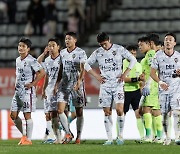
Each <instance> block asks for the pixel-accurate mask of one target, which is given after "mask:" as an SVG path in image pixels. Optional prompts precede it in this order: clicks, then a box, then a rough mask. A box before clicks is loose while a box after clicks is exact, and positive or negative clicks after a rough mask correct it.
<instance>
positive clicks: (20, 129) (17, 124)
mask: <svg viewBox="0 0 180 154" xmlns="http://www.w3.org/2000/svg"><path fill="white" fill-rule="evenodd" d="M13 121H14V124H15V126H16V127H17V129H18V130H19V131H20V132H21V134H22V135H26V132H25V131H24V130H23V126H22V120H21V119H20V118H19V117H18V118H17V119H16V120H13Z"/></svg>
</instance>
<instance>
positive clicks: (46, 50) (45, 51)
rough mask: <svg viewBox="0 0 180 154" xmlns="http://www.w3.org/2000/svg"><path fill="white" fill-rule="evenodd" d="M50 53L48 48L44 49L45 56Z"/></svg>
mask: <svg viewBox="0 0 180 154" xmlns="http://www.w3.org/2000/svg"><path fill="white" fill-rule="evenodd" d="M48 52H49V50H48V46H46V47H45V49H44V51H43V54H44V55H46V54H47V53H48Z"/></svg>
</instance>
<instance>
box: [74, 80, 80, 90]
mask: <svg viewBox="0 0 180 154" xmlns="http://www.w3.org/2000/svg"><path fill="white" fill-rule="evenodd" d="M80 85H81V82H80V81H79V80H78V81H77V82H76V84H75V85H74V90H75V91H77V90H79V88H80Z"/></svg>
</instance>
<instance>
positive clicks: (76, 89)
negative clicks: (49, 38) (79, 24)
mask: <svg viewBox="0 0 180 154" xmlns="http://www.w3.org/2000/svg"><path fill="white" fill-rule="evenodd" d="M76 43H77V34H76V33H74V32H68V33H66V35H65V44H66V47H67V48H65V49H63V50H61V59H62V65H63V69H62V71H61V70H60V73H59V74H60V76H59V78H58V82H60V83H59V89H58V113H59V118H60V121H61V124H62V126H63V128H64V130H65V132H66V135H65V140H64V142H63V144H66V143H69V142H70V141H71V140H72V138H73V136H72V135H71V132H70V129H69V126H68V120H67V117H66V115H65V113H64V110H65V106H66V104H67V103H68V102H70V100H72V103H73V105H74V106H75V109H76V116H77V121H76V126H77V137H76V141H75V143H76V144H80V139H81V133H82V127H83V122H84V118H83V106H84V104H85V101H86V98H85V89H84V73H85V71H84V63H85V61H86V60H87V56H86V53H85V51H84V50H82V49H81V48H79V47H77V46H76ZM58 82H57V83H58Z"/></svg>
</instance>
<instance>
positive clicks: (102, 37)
mask: <svg viewBox="0 0 180 154" xmlns="http://www.w3.org/2000/svg"><path fill="white" fill-rule="evenodd" d="M103 41H109V36H108V34H107V33H105V32H101V33H99V34H98V35H97V42H98V43H101V42H103Z"/></svg>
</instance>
